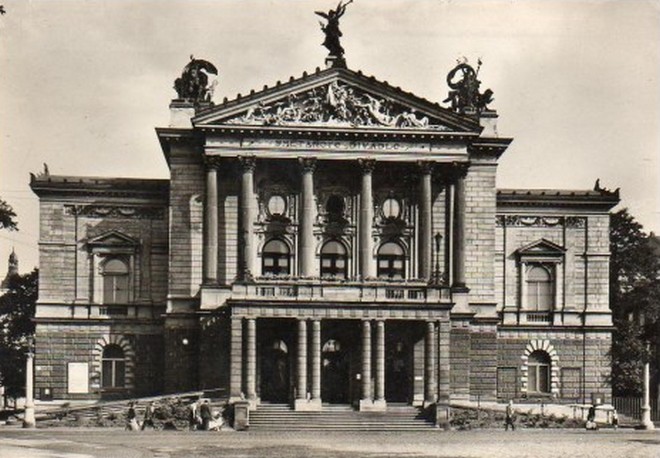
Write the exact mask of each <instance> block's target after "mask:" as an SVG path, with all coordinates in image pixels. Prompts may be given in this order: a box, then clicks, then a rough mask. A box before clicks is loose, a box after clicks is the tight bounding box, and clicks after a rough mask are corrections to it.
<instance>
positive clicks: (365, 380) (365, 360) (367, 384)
mask: <svg viewBox="0 0 660 458" xmlns="http://www.w3.org/2000/svg"><path fill="white" fill-rule="evenodd" d="M361 378H362V401H365V402H366V401H371V400H372V398H371V321H369V320H364V321H363V322H362V374H361Z"/></svg>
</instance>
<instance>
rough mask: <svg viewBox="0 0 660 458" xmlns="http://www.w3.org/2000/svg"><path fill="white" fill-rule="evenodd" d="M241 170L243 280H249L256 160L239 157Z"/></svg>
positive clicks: (252, 238)
mask: <svg viewBox="0 0 660 458" xmlns="http://www.w3.org/2000/svg"><path fill="white" fill-rule="evenodd" d="M239 161H240V163H241V168H242V176H241V240H240V243H242V245H243V250H242V261H243V272H242V276H243V279H250V278H252V276H253V275H254V274H255V269H254V248H255V241H254V231H253V227H254V218H255V215H256V209H255V208H254V206H255V202H254V169H255V167H256V160H255V158H254V156H241V157H239Z"/></svg>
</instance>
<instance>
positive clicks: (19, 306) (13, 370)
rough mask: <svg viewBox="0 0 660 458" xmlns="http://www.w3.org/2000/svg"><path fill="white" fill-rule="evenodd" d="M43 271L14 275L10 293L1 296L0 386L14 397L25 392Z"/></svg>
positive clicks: (9, 287) (8, 291)
mask: <svg viewBox="0 0 660 458" xmlns="http://www.w3.org/2000/svg"><path fill="white" fill-rule="evenodd" d="M38 286H39V271H38V270H37V269H34V270H33V271H32V272H30V273H29V274H25V275H18V274H17V275H14V276H12V277H11V278H10V279H9V285H8V288H7V292H5V294H3V295H2V296H0V329H1V332H0V385H3V386H5V387H6V388H7V394H8V395H9V396H10V397H17V396H20V395H22V394H23V391H24V386H25V359H26V354H27V351H28V343H29V340H30V338H31V337H32V336H33V335H34V321H33V318H34V312H35V309H36V304H37V295H38Z"/></svg>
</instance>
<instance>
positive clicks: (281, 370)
mask: <svg viewBox="0 0 660 458" xmlns="http://www.w3.org/2000/svg"><path fill="white" fill-rule="evenodd" d="M289 366H290V364H289V349H288V347H287V345H286V343H285V342H284V341H283V340H279V339H276V340H271V341H270V342H269V343H268V344H266V345H265V346H264V347H263V348H262V350H261V399H262V400H263V401H267V402H279V403H283V402H289V393H290V391H291V384H290V369H289Z"/></svg>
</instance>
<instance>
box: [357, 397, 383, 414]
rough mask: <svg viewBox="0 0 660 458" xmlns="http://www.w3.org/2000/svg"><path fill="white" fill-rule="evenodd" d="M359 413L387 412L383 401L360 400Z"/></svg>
mask: <svg viewBox="0 0 660 458" xmlns="http://www.w3.org/2000/svg"><path fill="white" fill-rule="evenodd" d="M359 409H360V412H384V411H386V410H387V402H386V401H385V399H376V400H372V399H360V405H359Z"/></svg>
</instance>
